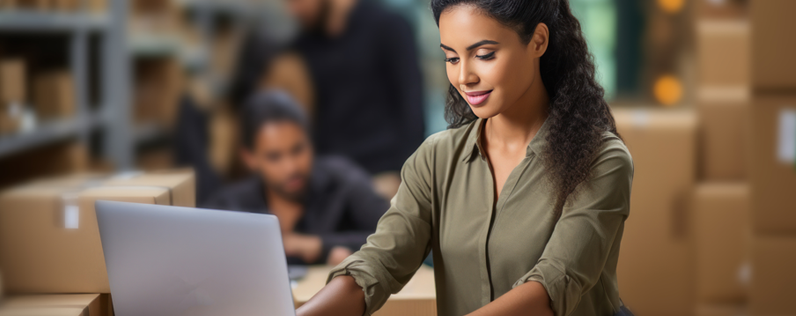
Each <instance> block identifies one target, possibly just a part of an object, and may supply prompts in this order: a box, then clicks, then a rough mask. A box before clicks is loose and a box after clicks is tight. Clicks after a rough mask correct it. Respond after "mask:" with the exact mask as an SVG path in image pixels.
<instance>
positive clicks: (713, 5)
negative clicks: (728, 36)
mask: <svg viewBox="0 0 796 316" xmlns="http://www.w3.org/2000/svg"><path fill="white" fill-rule="evenodd" d="M695 2H696V13H697V17H698V18H700V19H705V18H707V19H739V18H744V17H746V16H747V15H748V12H747V11H748V10H747V8H746V0H697V1H695Z"/></svg>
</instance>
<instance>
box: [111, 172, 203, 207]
mask: <svg viewBox="0 0 796 316" xmlns="http://www.w3.org/2000/svg"><path fill="white" fill-rule="evenodd" d="M103 185H105V186H152V187H161V188H166V189H168V190H169V191H170V192H171V196H172V198H171V205H174V206H185V207H196V178H195V177H194V173H193V171H191V170H183V171H155V172H150V173H144V174H140V175H135V176H126V177H118V178H116V179H111V180H109V181H107V182H105V183H104V184H103Z"/></svg>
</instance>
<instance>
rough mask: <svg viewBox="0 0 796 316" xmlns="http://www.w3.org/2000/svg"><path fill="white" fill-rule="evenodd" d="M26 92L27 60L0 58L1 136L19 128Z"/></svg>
mask: <svg viewBox="0 0 796 316" xmlns="http://www.w3.org/2000/svg"><path fill="white" fill-rule="evenodd" d="M25 93H26V89H25V61H24V60H22V59H16V58H13V59H11V58H9V59H0V136H2V135H4V134H11V133H14V132H16V131H17V130H19V128H20V125H21V123H22V114H23V110H24V109H23V105H24V103H25Z"/></svg>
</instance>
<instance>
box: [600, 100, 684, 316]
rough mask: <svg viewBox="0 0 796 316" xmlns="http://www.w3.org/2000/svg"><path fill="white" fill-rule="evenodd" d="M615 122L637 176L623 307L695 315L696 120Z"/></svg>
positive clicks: (649, 115) (662, 116)
mask: <svg viewBox="0 0 796 316" xmlns="http://www.w3.org/2000/svg"><path fill="white" fill-rule="evenodd" d="M614 117H615V118H616V123H617V128H618V131H619V133H620V134H621V136H622V137H623V138H624V141H625V144H627V147H628V149H629V150H630V154H631V156H632V157H633V166H634V172H635V173H634V177H633V190H632V191H633V192H632V195H631V199H630V204H631V209H630V217H628V219H627V222H626V223H625V229H624V235H623V237H622V250H621V251H620V252H619V253H620V257H619V265H618V268H617V275H618V282H619V288H620V289H621V295H622V300H623V301H624V302H625V304H627V306H628V307H629V308H630V309H631V310H633V311H634V313H636V314H637V315H646V316H656V315H661V316H671V315H679V316H687V315H692V314H693V313H694V282H695V280H694V256H693V237H692V235H691V234H690V227H689V224H688V217H689V214H688V210H687V208H686V206H687V199H688V196H689V194H690V192H691V190H692V188H693V185H694V182H695V177H696V138H697V118H696V115H695V113H694V112H693V111H667V110H642V109H638V110H633V109H615V110H614Z"/></svg>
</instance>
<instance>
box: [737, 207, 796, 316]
mask: <svg viewBox="0 0 796 316" xmlns="http://www.w3.org/2000/svg"><path fill="white" fill-rule="evenodd" d="M791 210H793V209H791ZM794 267H796V236H777V237H774V236H765V237H763V236H756V237H755V239H754V244H753V255H752V288H751V291H750V293H749V312H750V314H751V315H754V316H773V315H796V301H795V300H794V299H796V286H794V284H796V269H794Z"/></svg>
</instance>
